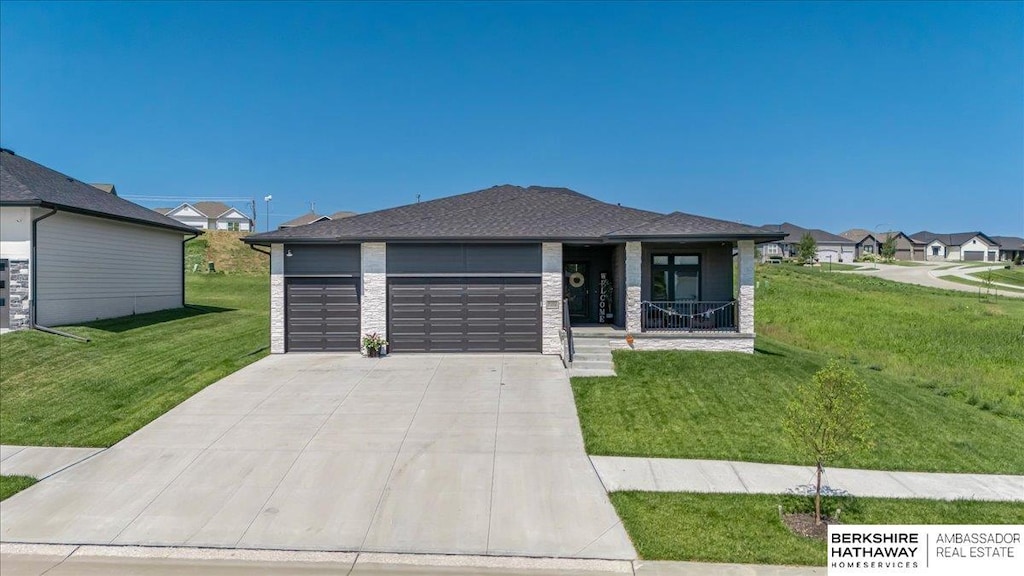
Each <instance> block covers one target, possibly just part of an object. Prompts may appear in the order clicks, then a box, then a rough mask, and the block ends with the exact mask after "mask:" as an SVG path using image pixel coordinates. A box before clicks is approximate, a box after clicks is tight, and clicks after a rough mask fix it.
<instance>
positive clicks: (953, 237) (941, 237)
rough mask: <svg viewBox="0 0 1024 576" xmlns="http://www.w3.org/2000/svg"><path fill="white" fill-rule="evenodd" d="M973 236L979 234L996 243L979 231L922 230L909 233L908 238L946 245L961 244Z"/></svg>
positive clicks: (923, 242)
mask: <svg viewBox="0 0 1024 576" xmlns="http://www.w3.org/2000/svg"><path fill="white" fill-rule="evenodd" d="M975 236H981V237H982V238H986V239H988V240H989V241H991V242H992V243H993V244H995V243H996V241H995V240H992V238H989V237H988V236H986V235H985V234H983V233H981V232H953V233H952V234H936V233H935V232H929V231H927V230H922V231H921V232H918V233H916V234H911V235H910V238H911V240H913V241H915V242H918V243H920V244H931V243H932V242H933V241H935V240H938V241H939V242H942V243H943V244H945V245H946V246H961V245H963V244H964V243H966V242H968V241H969V240H970V239H971V238H974V237H975Z"/></svg>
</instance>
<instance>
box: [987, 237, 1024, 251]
mask: <svg viewBox="0 0 1024 576" xmlns="http://www.w3.org/2000/svg"><path fill="white" fill-rule="evenodd" d="M991 238H992V239H993V240H995V241H996V242H998V243H999V247H1000V248H1002V249H1003V250H1024V238H1020V237H1017V236H992V237H991Z"/></svg>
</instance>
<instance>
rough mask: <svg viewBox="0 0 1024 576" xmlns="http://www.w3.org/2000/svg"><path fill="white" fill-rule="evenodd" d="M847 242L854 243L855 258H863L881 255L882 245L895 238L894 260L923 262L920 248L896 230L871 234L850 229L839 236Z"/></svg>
mask: <svg viewBox="0 0 1024 576" xmlns="http://www.w3.org/2000/svg"><path fill="white" fill-rule="evenodd" d="M840 236H842V237H843V238H846V239H847V240H852V241H854V242H855V243H856V244H855V250H856V257H857V258H863V257H864V256H867V255H869V254H878V255H881V254H882V245H883V244H884V243H885V241H886V240H888V239H889V238H891V237H895V238H896V254H895V256H894V258H895V259H896V260H907V261H910V260H924V250H923V247H922V246H919V245H918V244H916V243H915V242H914V241H913V240H912V239H911V238H910V236H907V235H906V234H904V233H903V232H900V231H898V230H890V231H886V232H872V231H870V230H865V229H863V228H852V229H850V230H847V231H846V232H843V233H841V234H840Z"/></svg>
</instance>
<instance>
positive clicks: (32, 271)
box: [28, 208, 89, 342]
mask: <svg viewBox="0 0 1024 576" xmlns="http://www.w3.org/2000/svg"><path fill="white" fill-rule="evenodd" d="M56 213H57V209H56V208H51V209H50V212H49V213H47V214H43V215H42V216H40V217H39V218H33V219H32V261H31V262H29V284H30V285H31V291H30V298H31V299H32V302H31V310H30V313H29V315H28V316H29V327H30V328H32V329H34V330H39V331H40V332H46V333H48V334H56V335H57V336H63V337H65V338H71V339H72V340H78V341H79V342H88V341H89V339H88V338H83V337H81V336H76V335H74V334H68V333H67V332H61V331H60V330H54V329H53V328H49V327H47V326H41V325H39V324H38V323H36V307H37V306H36V302H37V300H36V293H37V291H38V288H37V285H38V282H36V280H37V278H36V277H37V273H38V270H39V264H38V261H39V250H38V248H37V245H38V240H39V232H38V229H37V225H38V224H39V222H40V221H42V220H45V219H47V218H49V217H50V216H53V215H54V214H56Z"/></svg>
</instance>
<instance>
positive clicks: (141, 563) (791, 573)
mask: <svg viewBox="0 0 1024 576" xmlns="http://www.w3.org/2000/svg"><path fill="white" fill-rule="evenodd" d="M0 559H2V560H0V562H2V564H3V567H4V576H8V574H10V575H11V576H42V575H43V574H46V575H47V576H69V575H72V574H74V575H82V574H96V575H100V574H102V575H104V576H106V575H110V576H118V575H129V574H131V575H139V576H169V575H172V574H173V575H179V574H209V575H212V576H227V575H231V576H241V575H243V574H263V575H266V576H285V575H293V574H294V575H314V574H316V575H327V574H334V575H338V574H340V575H348V576H370V575H377V574H388V575H389V576H402V575H406V576H412V575H417V576H421V575H428V574H444V575H453V576H456V575H463V574H465V575H471V574H472V575H476V574H479V575H482V576H526V575H529V574H545V573H547V574H552V575H554V574H558V575H560V576H562V575H565V576H611V575H633V574H635V575H639V576H812V575H824V574H825V568H824V567H791V566H759V565H749V564H706V563H700V562H646V561H642V560H633V561H630V560H571V559H561V558H522V557H509V556H487V557H484V556H432V555H415V554H375V553H362V554H354V553H343V552H279V551H270V550H218V549H209V548H205V549H204V548H145V547H119V546H109V547H108V546H50V545H25V544H3V545H0Z"/></svg>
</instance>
